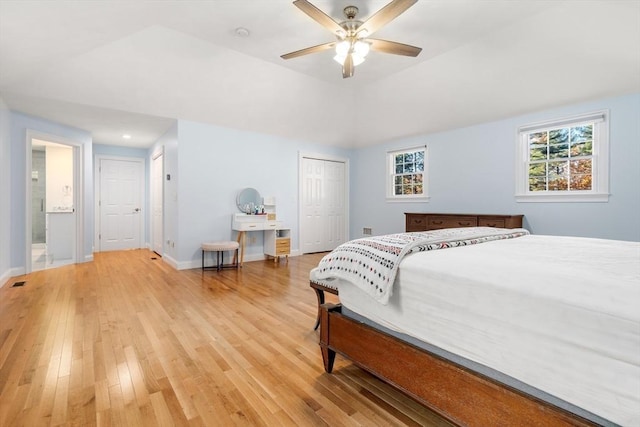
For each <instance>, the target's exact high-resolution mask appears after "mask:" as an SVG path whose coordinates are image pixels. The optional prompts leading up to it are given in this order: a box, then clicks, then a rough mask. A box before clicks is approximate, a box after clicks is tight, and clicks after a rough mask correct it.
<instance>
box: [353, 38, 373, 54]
mask: <svg viewBox="0 0 640 427" xmlns="http://www.w3.org/2000/svg"><path fill="white" fill-rule="evenodd" d="M370 49H371V45H370V44H369V43H367V42H365V41H362V40H358V41H357V42H355V43H354V44H353V52H354V53H355V54H357V55H359V56H361V57H362V58H364V57H365V56H367V55H368V54H369V50H370Z"/></svg>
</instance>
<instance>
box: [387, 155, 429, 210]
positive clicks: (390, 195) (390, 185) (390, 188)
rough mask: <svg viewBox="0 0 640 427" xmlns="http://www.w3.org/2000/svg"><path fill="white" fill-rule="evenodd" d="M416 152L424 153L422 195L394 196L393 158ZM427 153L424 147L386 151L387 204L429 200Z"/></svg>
mask: <svg viewBox="0 0 640 427" xmlns="http://www.w3.org/2000/svg"><path fill="white" fill-rule="evenodd" d="M418 151H422V152H423V153H424V159H423V170H422V194H400V195H396V194H394V187H395V177H396V175H397V174H396V173H395V156H396V155H398V154H400V153H403V154H404V153H415V152H418ZM428 154H429V151H428V149H427V146H426V145H421V146H414V147H408V148H402V149H398V150H392V151H387V156H386V175H387V178H386V181H387V182H386V185H387V191H386V193H387V194H386V196H387V202H425V201H428V200H429V193H428V183H429V181H428V179H427V171H428V159H429V156H428Z"/></svg>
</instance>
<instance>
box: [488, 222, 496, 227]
mask: <svg viewBox="0 0 640 427" xmlns="http://www.w3.org/2000/svg"><path fill="white" fill-rule="evenodd" d="M496 226H497V224H496V223H495V222H492V223H491V224H487V227H496Z"/></svg>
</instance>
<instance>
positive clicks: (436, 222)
mask: <svg viewBox="0 0 640 427" xmlns="http://www.w3.org/2000/svg"><path fill="white" fill-rule="evenodd" d="M427 225H428V229H429V230H437V229H440V228H458V227H476V226H477V225H478V218H477V217H475V216H459V217H451V216H429V219H428V220H427Z"/></svg>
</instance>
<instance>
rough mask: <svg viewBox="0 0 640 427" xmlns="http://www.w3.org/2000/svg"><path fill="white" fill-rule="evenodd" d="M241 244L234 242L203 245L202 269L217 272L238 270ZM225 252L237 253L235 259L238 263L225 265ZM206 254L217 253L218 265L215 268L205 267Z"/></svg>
mask: <svg viewBox="0 0 640 427" xmlns="http://www.w3.org/2000/svg"><path fill="white" fill-rule="evenodd" d="M239 247H240V244H238V242H234V241H226V242H209V243H203V244H202V269H203V270H206V269H210V268H211V269H212V268H215V269H216V270H217V271H220V270H221V269H223V268H238V267H240V264H238V248H239ZM225 251H235V252H236V253H235V257H234V258H235V259H236V262H235V263H234V264H226V265H225V263H224V252H225ZM205 252H215V253H216V265H215V266H213V265H212V266H209V267H205V266H204V253H205Z"/></svg>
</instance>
